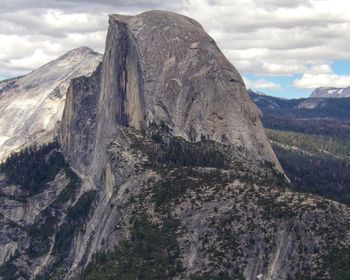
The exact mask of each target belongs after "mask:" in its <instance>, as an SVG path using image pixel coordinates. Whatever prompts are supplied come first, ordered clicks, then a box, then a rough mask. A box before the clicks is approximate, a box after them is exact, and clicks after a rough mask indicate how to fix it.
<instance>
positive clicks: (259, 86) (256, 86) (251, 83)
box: [243, 78, 281, 90]
mask: <svg viewBox="0 0 350 280" xmlns="http://www.w3.org/2000/svg"><path fill="white" fill-rule="evenodd" d="M243 79H244V83H245V84H246V87H247V88H250V89H253V90H264V89H265V90H266V89H269V90H281V85H280V84H277V83H273V82H270V81H266V80H264V79H258V80H249V79H247V78H243Z"/></svg>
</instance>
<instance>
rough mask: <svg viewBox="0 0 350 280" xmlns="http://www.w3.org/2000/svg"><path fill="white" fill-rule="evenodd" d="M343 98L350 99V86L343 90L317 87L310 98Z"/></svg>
mask: <svg viewBox="0 0 350 280" xmlns="http://www.w3.org/2000/svg"><path fill="white" fill-rule="evenodd" d="M319 97H321V98H343V97H350V86H348V87H345V88H337V87H319V88H316V89H314V91H313V92H312V93H311V95H310V98H319Z"/></svg>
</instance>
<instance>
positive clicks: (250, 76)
mask: <svg viewBox="0 0 350 280" xmlns="http://www.w3.org/2000/svg"><path fill="white" fill-rule="evenodd" d="M150 9H165V10H170V11H174V12H178V13H181V14H184V15H187V16H190V17H192V18H194V19H196V20H197V21H198V22H200V23H201V24H202V25H203V27H204V28H205V29H206V31H207V32H208V33H209V34H210V35H211V36H212V37H213V38H214V39H215V40H216V41H217V43H218V45H219V47H220V48H221V49H222V51H223V52H224V53H225V55H226V56H227V57H228V58H229V60H230V61H231V62H232V63H233V65H235V66H236V68H238V70H239V71H240V72H241V74H242V75H243V77H244V79H245V81H246V83H247V86H248V87H249V88H252V89H255V90H259V91H262V92H266V93H268V94H271V95H275V96H281V97H286V98H293V97H294V98H297V97H302V96H308V95H309V94H310V92H311V91H312V89H313V88H315V87H319V86H336V87H346V86H349V85H350V48H349V47H350V1H346V0H310V1H308V0H176V1H164V0H148V1H146V0H99V1H97V0H96V1H93V0H60V1H58V0H1V4H0V79H4V78H9V77H14V76H18V75H20V74H24V73H28V72H30V71H31V70H33V69H35V68H36V67H38V66H40V65H42V64H44V63H46V62H48V61H50V60H52V59H55V58H56V57H58V56H59V55H61V54H63V53H65V52H67V51H69V50H71V49H73V48H76V47H79V46H89V47H91V48H93V49H95V50H97V51H99V52H103V49H104V43H105V35H106V30H107V23H108V17H107V15H108V14H111V13H122V14H136V13H139V12H142V11H146V10H150Z"/></svg>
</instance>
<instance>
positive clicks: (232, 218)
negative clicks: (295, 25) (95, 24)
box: [0, 11, 350, 280]
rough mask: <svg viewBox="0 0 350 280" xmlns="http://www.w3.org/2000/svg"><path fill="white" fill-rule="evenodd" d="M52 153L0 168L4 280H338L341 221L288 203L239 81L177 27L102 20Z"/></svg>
mask: <svg viewBox="0 0 350 280" xmlns="http://www.w3.org/2000/svg"><path fill="white" fill-rule="evenodd" d="M147 48H148V49H147ZM58 139H59V143H53V144H50V145H48V146H45V147H42V148H40V149H39V150H37V149H34V150H30V151H24V152H22V153H21V154H20V155H16V156H13V157H10V159H9V160H8V161H7V162H6V163H5V164H3V165H2V166H1V173H2V177H1V178H0V186H1V188H0V190H1V193H0V199H1V202H2V203H1V204H0V224H1V230H2V232H1V235H0V260H1V263H2V265H1V266H0V277H3V278H4V279H28V278H29V279H94V280H96V279H249V280H253V279H254V280H255V279H276V280H277V279H309V278H319V279H342V278H339V277H342V276H343V275H345V274H346V273H348V271H347V270H346V268H344V262H347V261H348V259H349V258H350V255H349V254H348V249H349V246H350V240H349V234H350V232H349V228H350V210H349V208H348V207H347V206H345V205H342V204H339V203H336V202H332V201H329V200H325V199H321V198H319V197H316V196H311V195H305V194H300V193H295V192H293V191H292V190H290V189H288V185H286V182H285V179H284V175H283V173H281V172H280V171H281V169H280V166H279V164H278V162H277V160H276V158H275V156H274V153H273V152H272V150H271V147H270V145H269V143H268V141H267V138H266V136H265V133H264V130H263V128H262V126H261V124H260V120H259V118H258V114H257V112H256V110H255V107H254V106H253V104H252V103H251V101H250V99H249V97H248V95H247V93H246V90H245V87H244V84H243V82H242V81H241V78H240V76H239V74H238V73H237V71H236V70H235V69H234V68H233V66H232V65H230V64H229V63H228V62H227V60H226V59H225V58H224V56H223V55H222V54H221V52H220V51H219V50H218V49H217V47H216V45H215V43H214V42H213V41H212V39H211V38H210V37H209V36H208V35H206V33H205V32H204V31H203V29H202V28H201V27H200V26H199V24H198V23H196V22H194V21H193V20H191V19H189V18H186V17H183V16H180V15H176V14H173V13H168V12H159V11H153V12H147V13H143V14H140V15H137V16H134V17H127V16H117V15H113V16H111V17H110V28H109V32H108V35H107V42H106V52H105V56H104V59H103V62H102V64H100V65H99V67H98V68H97V69H96V71H95V72H94V73H93V74H92V75H91V77H81V78H76V79H73V80H72V82H71V84H70V87H69V89H68V95H67V100H66V105H65V109H64V114H63V119H62V123H61V129H60V132H59V138H58ZM63 156H64V157H65V159H66V161H64V160H63ZM36 174H40V176H36ZM339 260H340V261H339Z"/></svg>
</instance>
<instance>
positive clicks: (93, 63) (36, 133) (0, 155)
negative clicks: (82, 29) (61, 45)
mask: <svg viewBox="0 0 350 280" xmlns="http://www.w3.org/2000/svg"><path fill="white" fill-rule="evenodd" d="M101 59H102V55H100V54H98V53H96V52H94V51H93V50H92V49H90V48H87V47H80V48H77V49H74V50H71V51H69V52H67V53H66V54H64V55H62V56H61V57H59V58H57V59H55V60H53V61H51V62H49V63H47V64H45V65H43V66H41V67H39V68H38V69H36V70H34V71H32V72H31V73H29V74H27V75H25V76H21V77H17V78H13V79H10V80H6V81H4V82H2V83H1V84H0V161H1V160H3V159H5V158H6V157H7V156H8V155H9V154H10V153H11V152H14V151H17V150H18V149H19V148H22V149H23V148H25V147H27V146H30V145H33V144H34V143H37V144H42V143H45V142H49V141H52V139H53V137H54V136H55V135H56V134H57V127H58V126H57V123H58V122H60V121H61V117H62V113H63V107H64V100H65V95H66V91H67V88H68V85H69V82H70V80H71V79H72V78H74V77H78V76H82V75H89V74H91V73H92V71H93V70H94V69H95V68H96V67H97V64H98V63H99V61H100V60H101Z"/></svg>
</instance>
